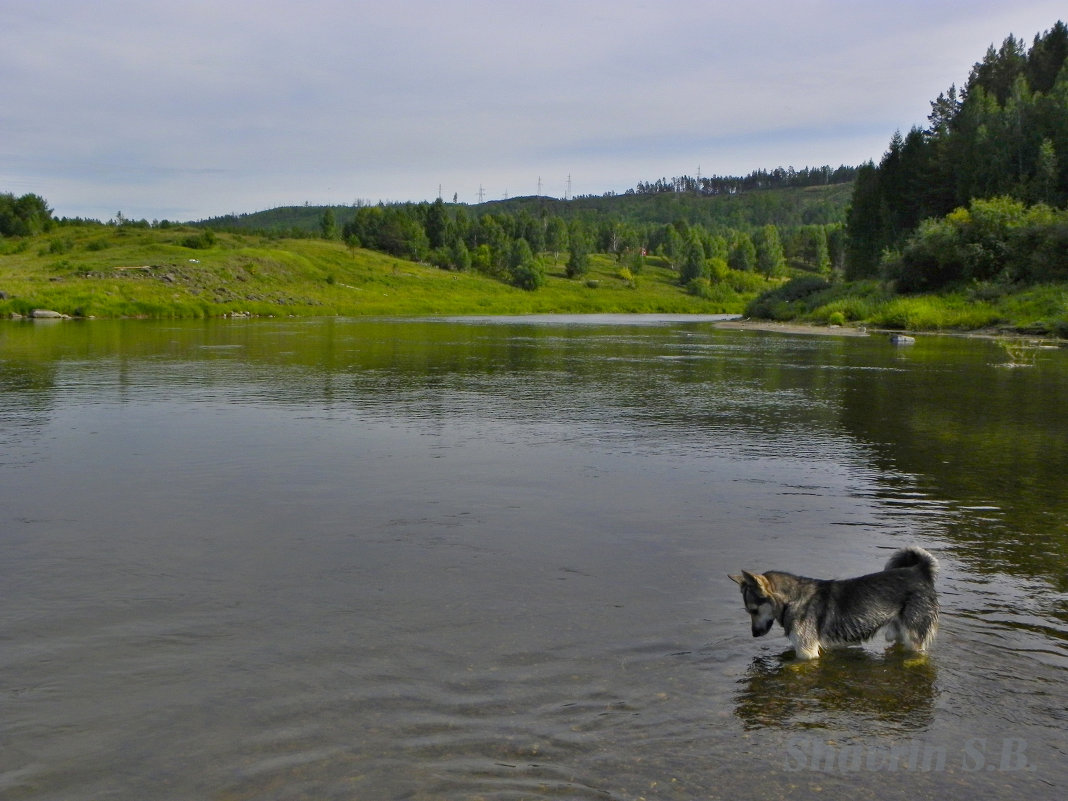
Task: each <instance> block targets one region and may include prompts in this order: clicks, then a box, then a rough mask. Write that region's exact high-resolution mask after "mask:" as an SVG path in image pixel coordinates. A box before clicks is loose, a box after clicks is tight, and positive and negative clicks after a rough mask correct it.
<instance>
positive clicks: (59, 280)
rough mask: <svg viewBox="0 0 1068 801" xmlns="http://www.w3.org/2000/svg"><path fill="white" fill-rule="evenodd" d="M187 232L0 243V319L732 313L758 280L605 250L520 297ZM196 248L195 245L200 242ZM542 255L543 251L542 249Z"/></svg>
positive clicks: (373, 264) (313, 242)
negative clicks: (632, 259)
mask: <svg viewBox="0 0 1068 801" xmlns="http://www.w3.org/2000/svg"><path fill="white" fill-rule="evenodd" d="M198 233H199V232H198V231H197V230H195V229H190V228H181V227H175V228H166V229H145V228H129V227H114V226H85V227H75V226H71V227H66V226H64V227H59V228H56V229H54V230H53V231H52V232H50V233H48V234H43V235H41V236H37V237H30V238H25V239H9V240H0V292H2V293H3V295H4V296H3V297H2V298H0V317H5V316H12V315H28V314H30V313H31V312H32V311H33V310H34V309H51V310H53V311H57V312H61V313H63V314H69V315H71V316H77V317H149V318H178V317H187V318H188V317H214V316H222V315H225V314H232V313H235V312H239V313H245V312H247V313H251V314H254V315H275V316H284V315H295V316H310V315H346V316H358V315H435V314H437V315H460V314H527V313H547V312H559V313H609V312H627V313H640V312H672V313H706V314H707V313H741V312H742V310H743V309H744V307H745V304H746V303H747V302H748V301H749V300H751V299H752V298H753V297H755V295H756V294H757V293H758V292H759V291H762V290H764V289H767V288H768V286H769V284H768V283H767V282H765V281H764V280H763V279H761V278H759V277H756V276H752V275H743V274H738V273H733V274H731V275H729V276H728V277H727V279H726V280H725V281H723V282H718V283H716V284H713V285H712V287H711V291H710V292H708V293H705V294H706V296H705V297H698V296H696V295H694V294H690V293H688V292H687V291H686V289H685V288H684V287H681V286H679V284H678V276H677V274H676V273H674V272H673V271H672V270H670V269H668V268H667V266H666V265H664V264H663V263H661V262H659V261H658V260H655V259H650V260H649V262H650V263H648V264H647V265H646V266H645V268H644V269H643V270H642V272H641V273H640V274H638V275H633V276H627V275H626V274H625V273H623V272H622V271H621V266H622V265H620V263H619V262H618V261H617V260H616V259H615V258H614V257H610V256H606V255H594V256H593V257H592V258H591V269H590V273H589V274H588V275H586V276H583V277H582V278H580V279H574V280H572V279H568V278H567V277H566V275H565V272H564V267H563V264H552V263H550V264H548V266H547V281H546V284H545V286H543V287H542V288H540V289H538V290H536V291H533V292H528V291H525V290H521V289H517V288H515V287H512V286H509V285H507V284H506V283H504V282H502V281H501V280H498V279H496V278H493V277H490V276H485V275H481V274H479V273H475V272H466V273H457V272H448V271H445V270H441V269H438V268H436V267H431V266H428V265H423V264H416V263H414V262H410V261H405V260H403V259H399V258H394V257H391V256H388V255H385V254H382V253H377V252H374V251H369V250H361V249H356V250H350V249H348V248H347V247H345V246H344V245H342V244H341V243H338V242H330V241H325V240H319V239H275V238H270V237H264V236H259V235H251V234H250V235H241V234H226V233H219V234H217V235H216V237H215V240H214V242H213V243H212V244H211V245H210V246H209V247H203V246H201V247H190V246H189V244H190V243H191V242H193V241H194V240H195V238H196V235H197V234H198ZM201 244H203V243H201ZM543 258H545V259H550V261H551V258H550V257H548V256H543Z"/></svg>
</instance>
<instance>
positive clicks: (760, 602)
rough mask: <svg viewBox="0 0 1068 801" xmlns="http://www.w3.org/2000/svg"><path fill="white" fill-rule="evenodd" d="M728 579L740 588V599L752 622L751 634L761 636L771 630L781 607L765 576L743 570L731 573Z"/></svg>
mask: <svg viewBox="0 0 1068 801" xmlns="http://www.w3.org/2000/svg"><path fill="white" fill-rule="evenodd" d="M730 579H731V581H733V582H735V583H736V584H738V585H739V586H740V587H741V588H742V601H743V602H744V603H745V611H746V612H748V613H749V618H750V621H751V622H752V624H753V636H754V637H763V636H764V635H765V634H767V633H768V632H769V631H771V626H772V624H773V623H774V622H775V620H776V619H777V618H778V616H779V612H780V609H781V608H782V604H781V603H780V602H779V600H778V599H777V596H776V593H775V591H774V589H773V588H772V586H771V582H770V581H768V578H767V576H764V575H761V574H760V573H749V572H748V571H745V570H743V571H742V572H741V573H740V574H737V575H731V576H730Z"/></svg>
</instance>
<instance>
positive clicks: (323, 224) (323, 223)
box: [319, 206, 338, 239]
mask: <svg viewBox="0 0 1068 801" xmlns="http://www.w3.org/2000/svg"><path fill="white" fill-rule="evenodd" d="M319 233H320V234H322V237H323V239H337V236H338V231H337V220H336V219H335V218H334V210H333V209H332V208H330V207H329V206H327V207H326V211H324V212H323V217H322V219H321V220H320V221H319Z"/></svg>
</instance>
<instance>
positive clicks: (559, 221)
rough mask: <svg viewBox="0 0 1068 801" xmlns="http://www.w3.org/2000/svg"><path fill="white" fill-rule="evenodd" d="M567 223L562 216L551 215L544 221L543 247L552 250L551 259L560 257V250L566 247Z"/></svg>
mask: <svg viewBox="0 0 1068 801" xmlns="http://www.w3.org/2000/svg"><path fill="white" fill-rule="evenodd" d="M567 242H568V236H567V223H566V222H564V220H563V218H562V217H557V216H555V215H554V216H552V217H550V218H549V219H548V220H546V222H545V249H546V250H550V251H552V254H553V260H554V261H555V260H557V259H559V258H560V251H562V250H565V249H566V248H567Z"/></svg>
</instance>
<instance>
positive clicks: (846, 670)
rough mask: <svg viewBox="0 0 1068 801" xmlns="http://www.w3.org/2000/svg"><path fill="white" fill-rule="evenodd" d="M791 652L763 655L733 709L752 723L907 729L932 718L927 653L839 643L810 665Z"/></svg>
mask: <svg viewBox="0 0 1068 801" xmlns="http://www.w3.org/2000/svg"><path fill="white" fill-rule="evenodd" d="M793 655H794V654H793V652H792V651H786V652H784V653H782V654H780V655H778V656H770V655H763V656H759V657H757V658H755V659H754V660H753V661H752V663H750V665H749V669H748V670H747V671H746V675H745V676H744V677H743V678H742V679H740V680H739V690H738V692H737V694H736V695H735V708H734V713H735V715H737V716H738V717H739V718H740V719H741V720H742V721H743V722H744V723H745V725H746V727H747V728H768V727H772V728H780V727H781V728H793V727H801V728H805V727H812V728H823V727H825V726H840V725H843V724H846V725H848V724H850V723H858V722H860V721H863V720H867V721H872V722H877V723H881V724H883V725H888V726H889V727H890V728H893V729H896V730H902V731H908V730H917V729H923V728H925V727H927V726H928V725H930V723H931V722H932V720H933V718H934V702H935V696H936V693H937V690H936V687H935V678H936V670H935V665H934V662H933V660H931V658H930V657H928V656H925V655H922V654H919V655H918V654H915V653H910V652H908V651H905V650H903V649H900V648H893V649H889V650H887V651H886V652H885V653H883V654H875V653H871V652H869V651H866V650H864V649H863V648H836V649H833V650H829V651H827V652H826V653H825V654H824V655H823V657H822V658H821V659H819V660H814V661H808V662H798V661H796V660H794V659H793Z"/></svg>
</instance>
